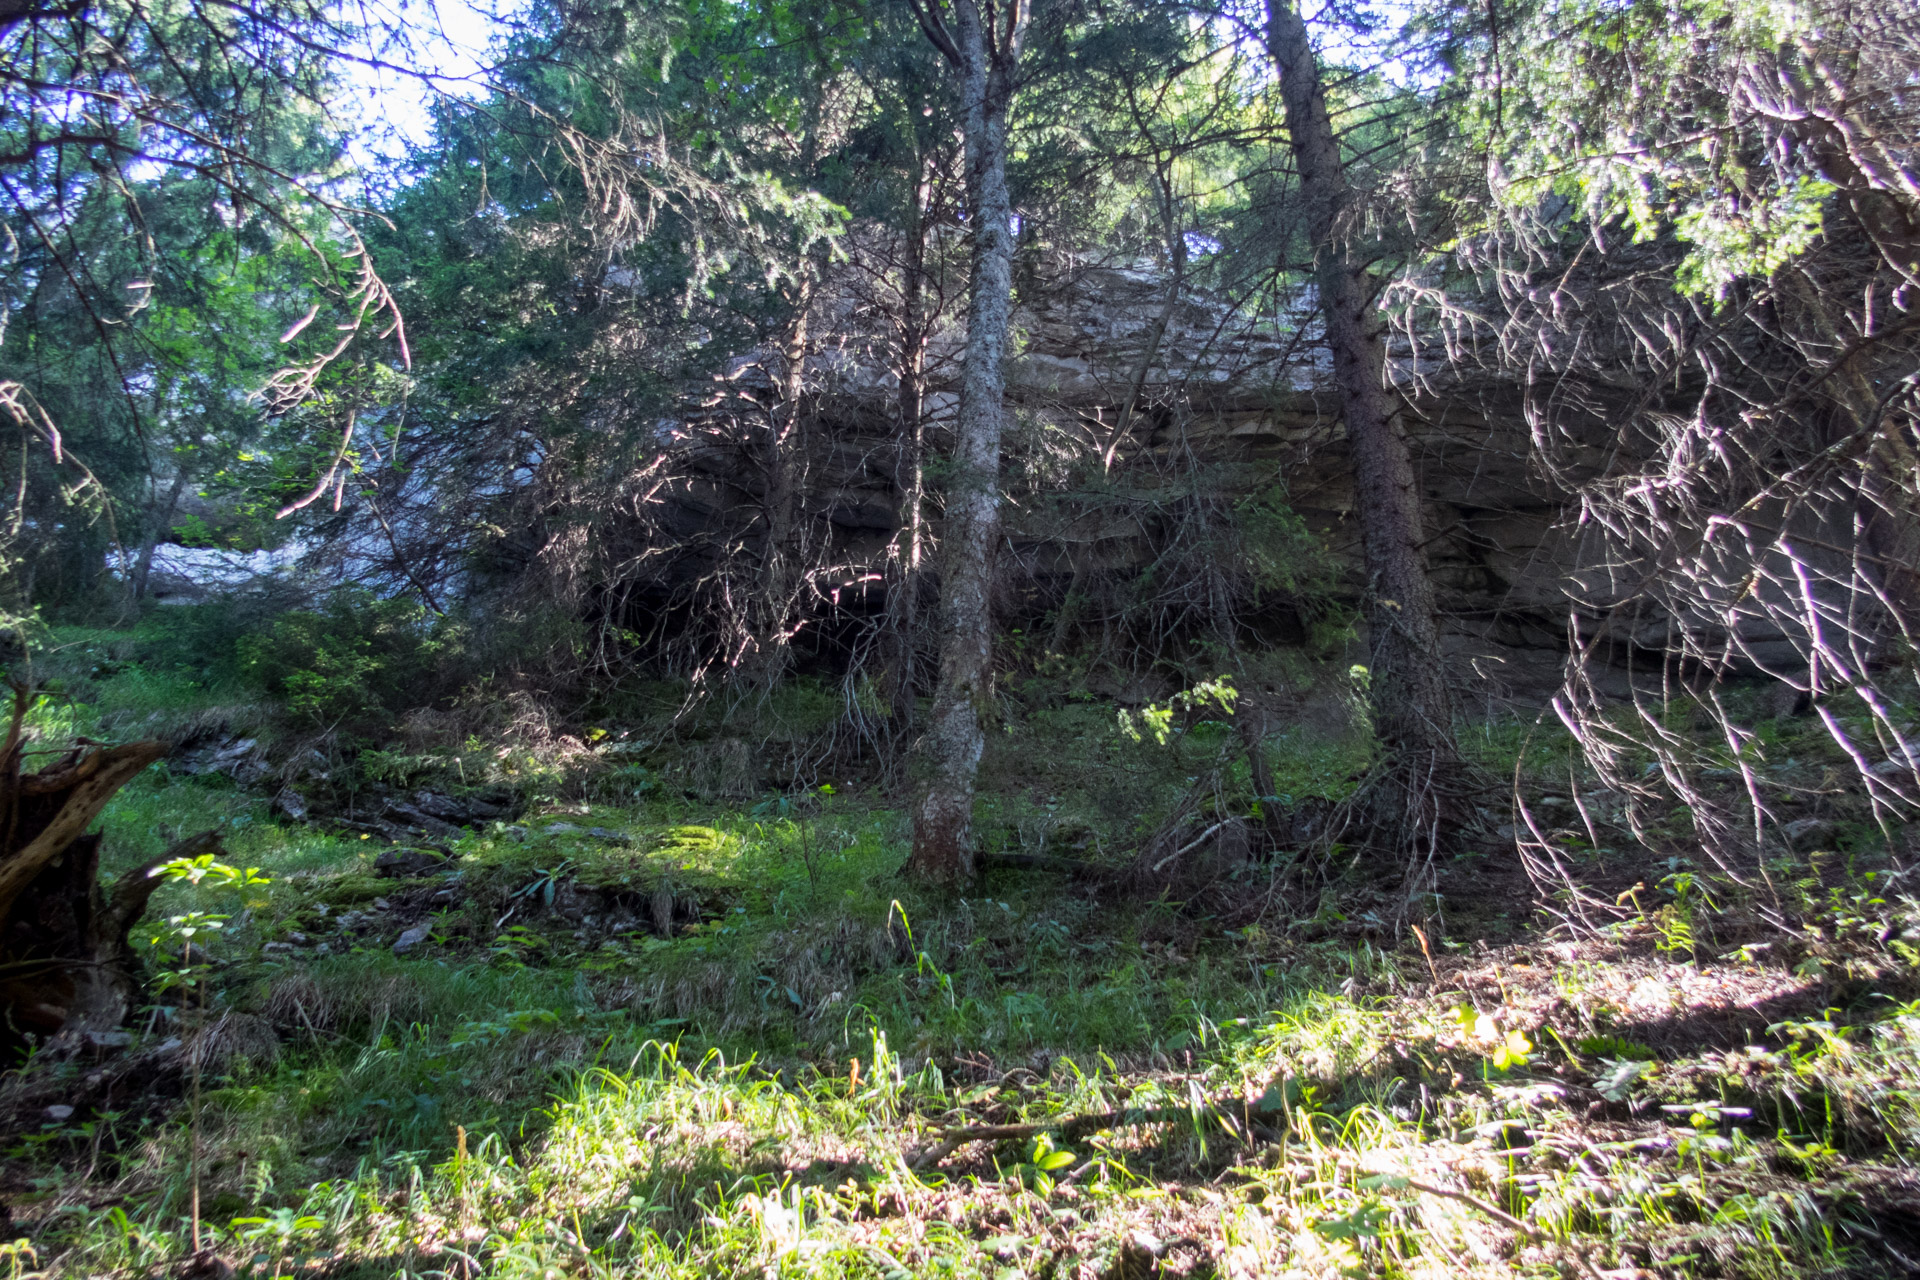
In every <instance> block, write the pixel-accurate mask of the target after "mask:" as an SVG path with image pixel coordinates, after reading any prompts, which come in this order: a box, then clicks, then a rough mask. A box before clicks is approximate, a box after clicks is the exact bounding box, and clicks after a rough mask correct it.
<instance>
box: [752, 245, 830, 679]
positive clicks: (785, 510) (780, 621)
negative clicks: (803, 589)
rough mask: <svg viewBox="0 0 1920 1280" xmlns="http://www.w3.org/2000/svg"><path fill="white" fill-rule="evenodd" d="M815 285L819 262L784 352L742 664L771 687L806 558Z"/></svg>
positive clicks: (808, 277) (781, 664)
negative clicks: (803, 507)
mask: <svg viewBox="0 0 1920 1280" xmlns="http://www.w3.org/2000/svg"><path fill="white" fill-rule="evenodd" d="M813 285H814V275H813V271H812V269H811V265H810V264H809V265H806V266H803V267H802V268H801V276H800V284H799V288H798V289H797V290H796V293H797V295H798V296H797V297H796V299H795V302H794V308H795V316H794V322H793V328H792V329H790V330H788V332H787V343H786V346H785V347H784V349H783V350H782V351H781V362H782V368H781V371H780V392H779V397H780V398H779V402H778V403H777V404H775V405H774V407H773V410H772V412H771V414H770V415H769V423H768V431H767V452H766V464H765V465H766V497H765V502H764V507H765V525H764V527H765V540H764V543H763V546H762V550H761V558H760V581H759V583H758V586H757V589H756V591H755V599H754V607H753V609H752V612H751V619H752V621H751V625H750V626H749V631H750V634H749V636H748V638H747V644H748V650H747V655H746V660H745V661H744V662H743V664H742V665H743V666H744V667H745V668H746V670H747V672H748V673H749V674H750V675H751V676H752V677H753V678H754V679H755V680H756V681H757V682H759V683H763V684H768V685H771V684H773V683H774V682H776V681H777V680H779V678H780V677H781V676H782V675H784V674H785V673H786V666H787V660H788V658H789V657H790V656H791V650H790V649H789V647H788V641H789V640H791V639H792V638H793V636H792V631H791V629H790V628H791V626H792V621H793V612H794V608H795V605H796V603H797V601H796V597H797V596H798V594H799V577H800V570H801V565H802V564H803V562H804V561H805V559H806V548H805V547H804V546H802V545H801V541H802V539H801V537H800V533H801V520H800V501H801V498H802V496H803V495H804V493H805V489H806V473H807V443H808V442H807V439H806V419H805V416H804V414H803V412H802V406H801V395H802V393H803V392H804V390H805V387H806V383H805V374H806V359H807V343H808V338H809V335H808V313H809V312H810V311H811V310H812V306H813Z"/></svg>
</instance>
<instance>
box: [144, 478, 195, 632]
mask: <svg viewBox="0 0 1920 1280" xmlns="http://www.w3.org/2000/svg"><path fill="white" fill-rule="evenodd" d="M186 487H187V468H186V467H184V466H183V467H181V468H180V469H179V470H178V471H176V472H174V473H173V483H172V484H170V485H168V486H167V496H166V497H165V498H163V499H162V500H161V501H160V502H158V503H156V504H155V508H154V519H153V526H152V527H151V528H150V529H148V530H147V537H146V541H145V542H143V543H142V544H141V546H140V559H139V561H138V562H136V563H135V565H134V567H133V583H132V587H133V598H134V600H135V601H140V600H144V599H146V598H147V580H148V579H149V578H150V577H151V576H152V575H153V555H154V552H155V551H157V550H158V549H159V546H160V541H161V539H163V538H165V537H166V536H167V531H168V530H169V529H171V528H172V527H173V513H174V512H175V511H177V510H178V509H179V507H180V495H181V493H182V492H183V491H185V489H186Z"/></svg>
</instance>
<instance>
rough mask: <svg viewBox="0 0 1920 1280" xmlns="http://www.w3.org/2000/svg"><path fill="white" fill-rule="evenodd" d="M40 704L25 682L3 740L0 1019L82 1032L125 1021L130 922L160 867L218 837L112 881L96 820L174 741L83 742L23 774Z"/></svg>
mask: <svg viewBox="0 0 1920 1280" xmlns="http://www.w3.org/2000/svg"><path fill="white" fill-rule="evenodd" d="M30 701H31V698H30V690H28V689H27V688H26V687H24V686H19V685H16V686H15V687H14V697H13V715H12V720H11V723H10V724H9V726H8V729H7V735H6V741H5V746H4V748H0V1018H4V1023H5V1028H6V1033H7V1034H8V1035H10V1036H12V1037H18V1036H21V1035H27V1034H34V1035H40V1036H45V1037H53V1036H62V1037H67V1038H78V1037H83V1036H86V1035H89V1034H98V1033H102V1032H107V1031H111V1030H113V1029H114V1028H116V1027H118V1026H119V1025H120V1024H121V1023H122V1022H123V1021H124V1020H125V1019H126V1016H127V1013H128V1012H129V1011H130V1010H131V1009H132V1007H133V1004H134V1001H135V999H136V998H137V997H138V995H139V993H140V976H139V975H140V966H139V962H138V959H137V958H136V957H135V955H134V954H133V949H132V947H131V946H130V945H129V944H128V942H127V931H128V930H129V929H130V928H132V926H133V924H134V922H135V921H136V920H138V919H139V918H140V915H141V913H142V912H144V911H145V910H146V906H147V900H148V899H149V898H150V897H151V896H152V894H153V891H154V890H155V889H156V888H157V887H158V886H159V883H160V881H159V880H158V879H157V878H156V877H155V876H154V875H153V872H154V870H155V869H156V868H157V867H159V866H160V865H162V864H164V863H165V862H167V861H170V860H172V859H174V858H179V857H191V856H194V855H196V854H199V853H203V852H206V851H208V850H213V849H217V848H218V847H219V841H218V838H217V836H216V834H215V833H214V832H212V831H208V832H203V833H202V834H200V835H197V836H192V837H190V838H188V839H186V840H183V841H181V842H179V843H178V844H176V845H174V846H173V848H171V849H169V850H167V852H166V853H164V854H162V855H161V856H160V857H159V858H157V859H154V860H153V861H151V862H148V863H145V864H143V865H141V866H138V867H135V868H133V869H132V870H130V871H128V872H127V873H126V874H124V875H122V876H121V877H120V878H119V879H118V880H117V881H115V882H114V883H113V884H112V885H111V886H107V885H104V884H102V883H101V881H100V836H99V834H98V833H94V834H91V835H89V834H87V828H88V827H89V826H91V825H93V822H94V819H96V818H98V817H99V816H100V813H101V811H102V810H103V809H105V808H106V806H107V802H108V801H110V800H112V799H113V797H114V795H115V793H117V792H118V791H119V790H120V788H121V787H123V786H125V785H126V784H127V783H128V782H130V781H132V780H133V778H134V777H135V776H136V775H138V774H139V773H140V771H141V770H142V769H145V768H146V767H147V766H148V765H150V764H152V763H153V762H154V761H156V760H159V759H161V758H162V757H163V756H165V755H166V754H167V751H168V746H167V744H166V743H164V742H131V743H126V744H124V745H121V746H104V745H102V744H98V743H94V742H91V741H89V740H85V739H82V740H81V741H79V742H78V743H77V744H76V745H75V746H74V747H73V749H72V750H70V751H67V752H65V753H64V754H62V755H60V756H59V757H58V758H57V759H56V760H55V761H54V762H53V763H52V764H50V765H48V766H47V767H46V768H44V769H42V770H40V771H39V772H37V773H33V774H27V775H24V776H23V775H22V774H21V772H20V766H21V762H22V759H23V757H24V754H25V742H26V735H25V732H24V723H25V719H26V712H27V708H28V705H29V703H30Z"/></svg>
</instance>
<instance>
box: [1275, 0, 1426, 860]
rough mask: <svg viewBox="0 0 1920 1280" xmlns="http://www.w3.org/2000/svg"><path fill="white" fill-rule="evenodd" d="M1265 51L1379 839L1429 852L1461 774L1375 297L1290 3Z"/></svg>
mask: <svg viewBox="0 0 1920 1280" xmlns="http://www.w3.org/2000/svg"><path fill="white" fill-rule="evenodd" d="M1267 50H1268V52H1269V54H1270V55H1271V56H1272V58H1273V61H1274V65H1275V67H1276V69H1277V70H1278V71H1279V73H1280V97H1281V101H1282V104H1283V106H1284V109H1285V112H1286V120H1287V135H1288V138H1289V141H1290V145H1291V147H1292V150H1293V156H1294V163H1295V165H1296V166H1297V167H1298V169H1299V172H1300V187H1301V196H1302V198H1303V201H1304V204H1305V209H1306V215H1307V230H1308V233H1309V234H1310V235H1311V237H1312V241H1313V250H1314V279H1315V284H1316V286H1317V287H1318V289H1319V299H1320V308H1321V312H1322V314H1323V315H1324V316H1325V318H1326V340H1327V347H1328V351H1329V353H1330V354H1331V356H1332V357H1333V374H1334V382H1335V385H1336V386H1337V387H1338V390H1339V395H1340V407H1341V417H1342V419H1343V421H1344V423H1345V426H1346V432H1347V444H1348V448H1349V449H1350V450H1351V453H1352V458H1353V482H1354V505H1355V511H1356V514H1358V516H1359V518H1360V521H1361V544H1362V551H1363V559H1364V563H1365V566H1366V573H1367V591H1366V608H1367V628H1368V641H1369V646H1370V650H1371V652H1370V656H1371V660H1372V669H1371V672H1370V673H1369V686H1368V688H1369V697H1370V701H1371V709H1372V714H1373V725H1374V731H1375V733H1376V734H1377V735H1378V737H1379V740H1380V742H1381V744H1382V746H1383V747H1384V748H1385V749H1386V751H1387V754H1388V761H1387V763H1388V766H1389V767H1388V769H1387V771H1386V773H1385V775H1384V777H1383V778H1382V784H1381V785H1380V786H1378V787H1377V788H1376V789H1375V791H1374V793H1373V794H1374V802H1375V803H1374V814H1373V817H1374V818H1375V820H1376V822H1377V824H1378V825H1379V826H1380V827H1381V828H1382V829H1383V833H1386V834H1392V835H1395V836H1397V837H1399V838H1401V839H1403V840H1407V841H1410V842H1411V843H1412V844H1413V846H1414V847H1415V849H1416V850H1418V848H1420V847H1421V846H1425V847H1426V848H1429V849H1430V848H1431V844H1432V841H1433V840H1434V839H1435V838H1436V836H1437V834H1438V832H1439V830H1440V822H1441V819H1442V817H1443V813H1442V810H1443V809H1444V808H1445V807H1446V804H1445V798H1446V796H1447V795H1448V793H1449V792H1450V791H1451V790H1453V789H1454V788H1455V787H1456V786H1457V779H1458V775H1459V774H1460V772H1461V766H1460V762H1459V756H1458V752H1457V750H1456V748H1455V744H1454V738H1453V724H1452V721H1453V713H1452V700H1451V698H1450V696H1449V694H1448V689H1447V677H1446V669H1445V666H1444V664H1443V663H1442V661H1441V655H1440V633H1439V626H1438V623H1437V621H1436V618H1435V612H1436V611H1435V606H1434V595H1433V582H1432V579H1431V578H1430V577H1429V576H1428V572H1427V558H1426V552H1425V549H1424V548H1425V542H1426V539H1425V536H1424V534H1423V531H1422V517H1421V509H1420V490H1419V487H1418V485H1417V484H1416V482H1415V479H1414V474H1413V459H1412V456H1411V454H1410V453H1409V451H1408V448H1407V440H1406V436H1405V433H1404V432H1403V430H1402V429H1401V427H1400V424H1399V423H1398V422H1397V421H1396V420H1395V417H1394V415H1393V413H1392V411H1391V409H1390V407H1389V403H1388V398H1387V391H1386V385H1385V371H1386V344H1385V341H1384V338H1383V335H1382V332H1381V324H1380V321H1379V317H1378V311H1377V308H1376V306H1375V302H1376V300H1377V296H1378V288H1377V284H1376V282H1375V280H1374V279H1373V276H1372V273H1371V271H1370V270H1369V268H1368V265H1367V263H1366V261H1365V260H1363V259H1362V258H1361V257H1360V256H1359V255H1358V254H1356V253H1355V251H1354V248H1353V244H1352V241H1353V238H1354V236H1355V235H1356V232H1357V229H1356V227H1355V226H1354V225H1353V224H1354V222H1355V221H1356V220H1357V218H1358V215H1359V213H1360V209H1359V207H1358V206H1359V201H1358V200H1357V199H1356V195H1355V192H1354V190H1353V188H1352V186H1351V185H1350V184H1349V182H1348V179H1347V171H1346V167H1345V164H1344V162H1343V161H1342V159H1341V155H1340V141H1339V138H1338V136H1337V135H1336V134H1335V133H1334V129H1333V121H1332V119H1331V117H1330V116H1329V115H1328V112H1327V95H1326V86H1325V84H1324V83H1323V82H1322V80H1321V77H1320V64H1319V60H1318V58H1317V57H1316V55H1315V53H1314V49H1313V44H1312V42H1311V41H1310V40H1309V38H1308V36H1307V27H1306V23H1305V22H1304V21H1302V20H1301V17H1300V13H1299V10H1298V9H1297V8H1295V7H1294V4H1293V3H1292V0H1269V6H1268V10H1267Z"/></svg>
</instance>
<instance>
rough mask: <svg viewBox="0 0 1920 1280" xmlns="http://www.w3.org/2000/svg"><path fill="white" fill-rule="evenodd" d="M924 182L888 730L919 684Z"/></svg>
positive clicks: (904, 398)
mask: <svg viewBox="0 0 1920 1280" xmlns="http://www.w3.org/2000/svg"><path fill="white" fill-rule="evenodd" d="M927 202H928V189H927V184H926V183H925V182H922V183H921V184H919V188H918V190H916V192H915V194H914V218H913V229H912V231H911V232H910V233H909V235H910V240H909V242H908V244H907V261H906V265H905V268H904V271H903V275H902V279H901V282H900V395H899V397H898V399H897V400H896V401H895V412H896V413H897V414H898V417H899V421H898V423H897V424H896V425H895V428H894V442H895V450H896V452H895V454H894V477H893V482H894V488H895V490H897V491H898V492H899V494H900V532H899V534H898V535H897V536H896V539H895V543H894V562H893V564H892V566H891V568H892V577H893V582H892V585H891V588H890V589H889V591H888V594H887V615H888V617H887V629H888V635H889V637H890V644H891V648H892V651H891V652H890V653H889V654H888V661H887V682H888V687H887V698H888V705H889V706H890V707H891V708H892V713H893V731H894V733H895V734H896V735H898V734H904V733H906V732H908V731H909V730H910V729H911V728H912V727H913V720H914V705H913V703H914V688H915V687H916V685H917V684H918V683H919V680H918V675H919V673H918V671H917V670H916V669H915V668H916V666H917V663H916V660H915V659H916V641H917V635H916V633H917V631H918V628H919V614H920V571H921V561H922V559H923V557H924V555H925V549H926V542H925V540H926V456H925V443H926V424H925V422H924V421H923V420H922V416H923V413H924V404H923V396H924V394H925V384H924V381H923V379H924V377H925V373H926V359H927V326H926V322H925V321H924V320H923V318H922V317H921V298H922V295H923V294H924V292H925V288H926V270H927V232H928V230H929V226H928V221H929V219H928V212H927Z"/></svg>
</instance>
